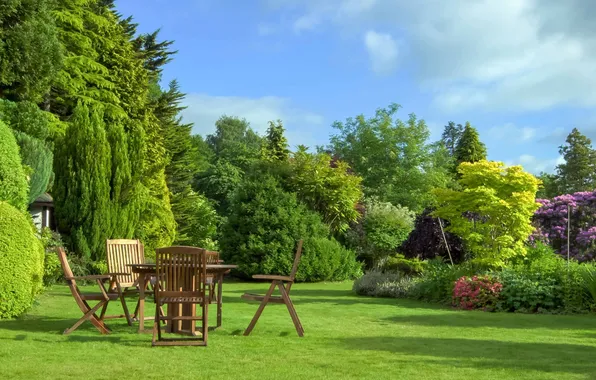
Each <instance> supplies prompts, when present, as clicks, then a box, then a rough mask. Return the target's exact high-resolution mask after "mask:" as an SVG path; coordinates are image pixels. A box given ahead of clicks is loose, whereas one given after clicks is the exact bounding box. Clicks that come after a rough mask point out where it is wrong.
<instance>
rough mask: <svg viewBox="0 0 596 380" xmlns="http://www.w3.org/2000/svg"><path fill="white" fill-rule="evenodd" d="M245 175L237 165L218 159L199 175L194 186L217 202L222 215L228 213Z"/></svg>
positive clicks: (216, 205) (218, 210)
mask: <svg viewBox="0 0 596 380" xmlns="http://www.w3.org/2000/svg"><path fill="white" fill-rule="evenodd" d="M243 176H244V172H243V171H242V170H241V169H240V168H238V167H237V166H234V165H233V164H231V163H229V162H227V161H225V160H218V161H216V163H215V164H213V165H212V166H211V167H209V169H208V170H206V171H205V172H202V173H199V174H198V175H197V177H196V179H195V183H194V188H195V190H196V191H197V192H200V193H202V194H205V196H207V198H209V199H210V200H213V201H214V202H215V208H216V210H217V212H218V213H219V214H220V215H227V213H228V209H229V205H230V202H231V199H232V197H233V195H234V192H235V191H236V189H237V188H238V186H239V185H240V182H241V181H242V177H243Z"/></svg>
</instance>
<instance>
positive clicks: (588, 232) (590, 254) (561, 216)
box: [530, 191, 596, 261]
mask: <svg viewBox="0 0 596 380" xmlns="http://www.w3.org/2000/svg"><path fill="white" fill-rule="evenodd" d="M537 202H538V203H539V204H540V208H539V209H538V210H537V211H536V213H535V214H534V225H535V227H536V230H535V231H534V233H533V234H532V236H531V237H530V240H531V241H542V242H544V243H547V244H549V245H550V246H552V247H553V248H554V250H555V252H557V253H559V254H560V255H562V256H564V257H567V235H568V232H569V242H570V248H571V250H570V252H569V256H570V257H571V258H574V259H576V260H578V261H588V260H593V259H594V258H595V257H596V244H595V243H596V191H593V192H578V193H574V194H565V195H560V196H557V197H555V198H553V199H552V200H548V199H538V200H537ZM568 207H569V208H570V211H571V212H570V220H569V219H568ZM568 224H570V227H571V228H570V230H569V231H567V229H568Z"/></svg>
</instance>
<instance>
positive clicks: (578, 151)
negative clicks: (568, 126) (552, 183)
mask: <svg viewBox="0 0 596 380" xmlns="http://www.w3.org/2000/svg"><path fill="white" fill-rule="evenodd" d="M565 142H566V145H562V146H561V147H559V154H560V155H561V156H563V158H564V159H565V162H564V163H562V164H560V165H558V166H557V177H556V178H557V184H558V188H559V191H560V193H562V194H565V193H575V192H579V191H592V190H594V188H595V187H596V152H595V151H594V149H592V141H591V140H590V139H589V138H588V137H586V136H584V135H583V134H581V133H580V131H578V130H577V128H573V131H571V133H570V134H569V136H567V139H566V140H565Z"/></svg>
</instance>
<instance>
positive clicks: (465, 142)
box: [455, 122, 486, 165]
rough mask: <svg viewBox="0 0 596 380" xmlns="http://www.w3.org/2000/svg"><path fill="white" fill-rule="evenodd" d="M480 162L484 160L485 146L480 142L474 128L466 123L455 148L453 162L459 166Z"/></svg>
mask: <svg viewBox="0 0 596 380" xmlns="http://www.w3.org/2000/svg"><path fill="white" fill-rule="evenodd" d="M482 160H486V146H485V145H484V144H483V143H482V142H481V141H480V137H479V136H478V131H477V130H476V128H474V127H472V126H471V125H470V123H469V122H466V126H465V128H464V131H463V132H462V134H461V137H460V138H459V141H458V142H457V147H456V148H455V161H456V162H457V164H458V165H459V164H461V163H462V162H471V163H474V162H478V161H482Z"/></svg>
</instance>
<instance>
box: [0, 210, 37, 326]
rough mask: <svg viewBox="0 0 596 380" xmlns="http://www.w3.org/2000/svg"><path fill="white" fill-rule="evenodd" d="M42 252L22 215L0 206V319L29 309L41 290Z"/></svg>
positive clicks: (29, 225)
mask: <svg viewBox="0 0 596 380" xmlns="http://www.w3.org/2000/svg"><path fill="white" fill-rule="evenodd" d="M43 273H44V249H43V245H42V244H41V241H40V240H39V239H38V238H37V236H35V233H34V231H33V224H32V223H31V221H30V220H29V218H28V217H27V216H26V214H24V213H23V212H21V211H19V210H17V209H16V208H14V207H13V206H11V205H9V204H8V203H6V202H0V319H1V318H12V317H17V316H19V315H21V314H23V312H25V311H26V310H27V309H28V308H29V307H31V305H32V303H33V300H34V299H35V296H36V295H37V294H38V293H39V292H40V291H41V289H42V280H43Z"/></svg>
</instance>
